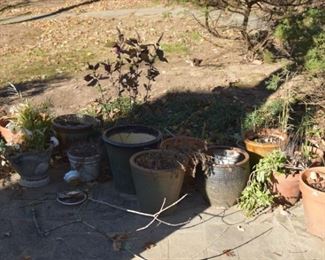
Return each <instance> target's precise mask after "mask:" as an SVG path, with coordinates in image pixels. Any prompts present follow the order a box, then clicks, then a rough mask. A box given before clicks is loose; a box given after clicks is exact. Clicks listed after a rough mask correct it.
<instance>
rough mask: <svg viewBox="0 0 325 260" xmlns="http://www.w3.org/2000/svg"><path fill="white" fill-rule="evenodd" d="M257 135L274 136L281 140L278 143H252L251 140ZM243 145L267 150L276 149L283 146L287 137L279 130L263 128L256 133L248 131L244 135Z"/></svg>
mask: <svg viewBox="0 0 325 260" xmlns="http://www.w3.org/2000/svg"><path fill="white" fill-rule="evenodd" d="M259 135H269V136H275V137H278V138H279V139H281V142H280V143H276V144H274V143H258V142H255V141H253V140H252V139H253V138H255V137H257V136H259ZM244 138H245V139H244V143H245V144H249V145H254V146H258V147H268V148H276V147H279V146H281V145H284V144H285V143H286V141H287V139H288V135H287V134H286V133H284V132H283V131H281V130H280V129H276V128H263V129H260V130H258V131H257V132H254V131H248V132H246V133H245V134H244Z"/></svg>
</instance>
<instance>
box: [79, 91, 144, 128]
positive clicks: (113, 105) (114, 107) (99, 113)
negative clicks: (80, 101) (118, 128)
mask: <svg viewBox="0 0 325 260" xmlns="http://www.w3.org/2000/svg"><path fill="white" fill-rule="evenodd" d="M137 106H138V103H133V102H132V99H131V98H129V97H118V98H117V99H115V100H111V101H106V102H105V101H103V100H98V101H97V102H95V103H93V104H92V105H91V106H90V107H88V108H86V109H85V110H83V111H81V112H83V113H85V114H87V115H91V116H94V117H97V118H100V119H101V120H103V121H104V122H106V123H108V124H110V123H112V122H114V121H116V120H118V119H122V118H125V117H127V116H129V115H130V114H131V113H132V110H133V109H135V107H137Z"/></svg>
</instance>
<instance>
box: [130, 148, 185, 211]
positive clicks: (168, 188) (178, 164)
mask: <svg viewBox="0 0 325 260" xmlns="http://www.w3.org/2000/svg"><path fill="white" fill-rule="evenodd" d="M186 160H187V159H186V157H185V156H184V155H182V154H180V153H178V152H175V151H170V150H157V149H156V150H146V151H141V152H138V153H135V154H134V155H133V156H132V157H131V158H130V166H131V171H132V177H133V180H134V184H135V189H136V195H137V198H138V201H139V205H140V208H141V210H142V211H144V212H147V213H156V212H158V211H159V210H160V209H161V207H162V205H163V202H164V200H165V204H164V207H167V206H169V205H171V204H172V203H173V202H175V201H177V199H178V198H179V195H180V191H181V187H182V185H183V180H184V173H185V167H184V165H186ZM173 209H174V208H171V209H169V210H167V211H166V214H167V213H171V212H172V210H173Z"/></svg>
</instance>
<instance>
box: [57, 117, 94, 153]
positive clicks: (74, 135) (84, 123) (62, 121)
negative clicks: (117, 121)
mask: <svg viewBox="0 0 325 260" xmlns="http://www.w3.org/2000/svg"><path fill="white" fill-rule="evenodd" d="M99 125H100V122H99V120H97V119H96V118H94V117H92V116H88V115H79V114H69V115H62V116H58V117H56V118H54V120H53V130H54V131H55V134H56V136H57V138H58V139H59V142H60V150H61V151H62V152H63V153H65V152H66V151H67V150H68V149H69V148H70V146H71V145H73V144H76V143H78V142H82V141H83V142H84V141H88V140H89V139H90V138H91V137H93V136H94V135H96V128H98V127H99Z"/></svg>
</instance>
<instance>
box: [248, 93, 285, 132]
mask: <svg viewBox="0 0 325 260" xmlns="http://www.w3.org/2000/svg"><path fill="white" fill-rule="evenodd" d="M283 108H284V100H282V99H276V100H273V101H269V102H266V103H265V104H263V105H262V106H261V107H259V108H258V109H255V110H254V111H252V112H250V113H248V114H246V116H245V118H244V120H243V126H242V128H243V131H249V130H252V131H254V132H256V131H257V130H258V129H261V128H278V127H279V126H280V115H281V112H282V111H283Z"/></svg>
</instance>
